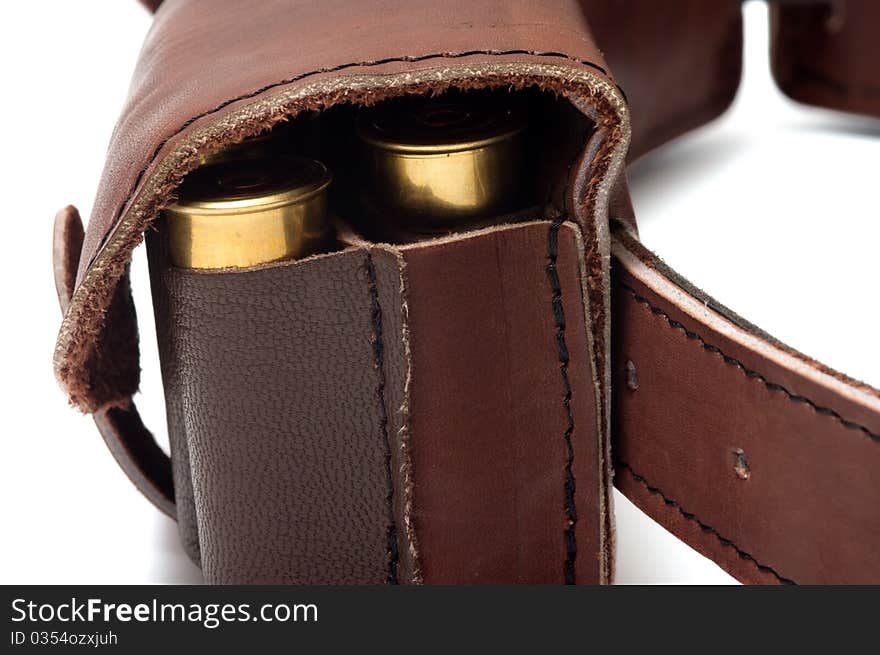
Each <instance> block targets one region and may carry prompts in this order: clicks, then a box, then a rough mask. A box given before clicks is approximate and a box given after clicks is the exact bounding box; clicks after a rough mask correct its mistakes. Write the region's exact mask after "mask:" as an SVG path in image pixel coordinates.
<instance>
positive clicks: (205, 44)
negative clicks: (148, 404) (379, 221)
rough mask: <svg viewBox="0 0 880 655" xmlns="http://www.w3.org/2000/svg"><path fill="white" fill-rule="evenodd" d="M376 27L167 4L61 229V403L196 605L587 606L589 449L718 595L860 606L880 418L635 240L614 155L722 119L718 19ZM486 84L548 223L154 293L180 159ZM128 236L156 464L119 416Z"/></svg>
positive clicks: (528, 15) (652, 16)
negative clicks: (377, 599)
mask: <svg viewBox="0 0 880 655" xmlns="http://www.w3.org/2000/svg"><path fill="white" fill-rule="evenodd" d="M152 4H153V5H154V6H158V5H159V3H152ZM391 4H392V5H393V7H392V6H390V5H389V3H388V2H385V1H383V2H378V1H373V0H370V1H367V2H351V1H346V0H333V1H331V2H315V1H301V2H280V1H278V2H240V1H238V2H232V1H229V2H225V1H224V2H216V3H210V5H209V4H208V3H203V2H198V1H197V0H166V1H165V2H164V3H161V6H159V8H158V11H157V13H156V18H155V24H154V26H153V29H152V30H151V32H150V34H149V36H148V38H147V42H146V44H145V46H144V49H143V51H142V55H141V60H140V63H139V64H138V70H137V72H136V74H135V79H134V82H133V86H132V90H131V94H130V97H129V101H128V103H127V106H126V109H125V110H124V112H123V115H122V118H121V119H120V123H119V125H118V126H117V129H116V132H115V133H114V138H113V142H112V143H111V147H110V151H109V154H108V163H107V167H106V169H105V173H104V176H103V178H102V182H101V186H100V188H99V191H98V197H97V200H96V202H95V206H94V207H95V208H94V213H93V215H92V217H91V220H90V222H89V226H88V231H87V232H86V233H85V235H84V236H83V233H82V228H81V226H80V224H79V218H78V216H77V215H76V212H75V210H74V209H72V208H68V209H66V210H63V211H62V212H61V213H59V216H58V219H57V221H56V280H57V282H58V287H59V296H60V298H61V302H62V308H63V310H64V312H65V316H64V321H63V323H62V327H61V331H60V335H59V339H58V343H57V347H56V353H55V369H56V373H57V376H58V378H59V380H60V382H61V384H62V386H63V387H64V388H65V389H66V391H67V392H68V394H69V395H70V398H71V401H72V402H73V404H75V405H76V406H77V407H79V408H80V409H82V410H84V411H87V412H92V413H94V415H95V420H96V422H97V424H98V427H99V429H100V430H101V432H102V434H103V436H104V438H105V440H106V441H107V443H108V445H109V446H110V448H111V450H112V451H113V453H114V455H115V456H116V458H117V459H118V461H119V462H120V464H121V465H122V467H123V469H125V471H126V473H127V474H128V475H129V477H130V478H131V479H132V480H133V481H134V482H135V484H137V485H138V487H139V488H140V489H141V490H142V491H144V493H145V494H146V495H147V496H148V497H149V498H150V499H151V500H152V501H153V502H154V503H156V505H157V506H158V507H159V508H160V509H162V510H163V511H165V512H167V513H169V514H171V515H173V516H176V518H177V520H178V522H179V524H180V529H181V534H182V538H183V542H184V546H185V547H186V549H187V551H188V552H189V553H190V555H191V556H192V557H193V558H194V559H195V560H196V561H199V562H200V563H201V565H202V568H203V571H204V573H205V576H206V579H207V580H208V581H209V582H216V583H257V582H264V583H265V582H270V583H386V582H388V583H403V584H409V583H453V584H458V583H512V582H531V583H582V584H591V583H605V582H607V581H609V580H610V579H611V576H612V571H613V527H612V521H611V507H610V484H611V471H612V461H611V460H612V456H611V452H612V442H613V453H614V463H613V465H614V467H615V468H616V470H617V477H616V479H615V482H616V484H617V486H618V487H619V488H620V489H621V490H622V491H623V492H624V493H626V494H627V495H628V496H629V497H630V498H632V499H633V500H634V501H635V502H636V503H637V504H638V505H639V506H640V507H642V508H643V509H644V510H645V511H647V512H648V513H649V514H650V515H652V516H653V517H655V518H656V519H657V520H658V521H660V522H661V523H662V524H663V525H665V526H667V527H668V528H669V529H670V530H672V531H673V532H675V533H676V534H677V535H678V536H680V537H681V538H682V539H684V540H685V541H687V542H688V543H690V544H691V545H693V546H694V547H695V548H697V549H698V550H700V551H701V552H703V553H705V554H707V555H708V556H710V557H712V558H713V559H715V560H716V561H718V562H719V563H720V564H721V565H722V566H724V567H725V568H726V569H727V570H729V571H731V572H732V573H733V574H734V575H736V576H737V577H739V578H740V579H742V580H745V581H754V582H792V581H793V582H851V581H861V582H865V581H876V580H878V579H880V558H878V557H877V555H876V553H875V549H873V548H872V547H871V545H872V544H876V543H878V538H880V521H878V516H877V514H876V510H875V508H876V507H877V506H878V505H877V501H880V483H878V480H880V477H877V476H874V475H872V473H873V472H874V471H876V470H877V469H878V466H880V454H878V449H877V448H878V446H877V442H878V441H880V437H878V435H880V395H878V393H877V392H876V391H875V390H872V389H870V388H868V387H867V386H865V385H860V384H858V383H855V382H853V381H851V380H848V379H847V378H845V377H843V376H841V375H839V374H837V373H835V372H833V371H830V370H828V369H826V368H824V367H821V366H820V365H818V364H816V363H815V362H813V361H812V360H809V359H807V358H805V357H803V356H801V355H799V354H798V353H795V352H793V351H791V350H790V349H788V348H786V347H785V346H783V345H781V344H779V343H778V342H775V341H774V340H772V339H770V338H769V337H767V335H765V334H763V333H761V332H759V331H758V330H756V329H755V328H754V327H752V326H750V325H749V324H747V323H745V322H744V321H742V320H741V319H739V318H738V317H736V316H734V315H732V314H731V313H730V312H728V311H727V310H725V309H724V308H723V307H721V306H720V305H717V304H716V303H714V301H711V300H710V299H707V298H705V297H704V296H703V295H702V294H701V293H700V292H698V291H697V290H696V289H694V288H693V287H692V286H691V285H690V284H689V283H687V282H685V281H683V280H681V279H680V278H679V277H678V276H676V275H675V274H674V273H673V272H671V271H669V270H668V269H667V268H666V267H665V266H664V265H663V264H662V263H661V262H659V261H657V260H656V258H654V257H653V256H652V255H651V254H650V253H649V252H647V251H646V250H645V249H644V248H643V247H642V246H641V245H640V244H639V242H638V239H637V232H636V228H635V221H634V218H633V216H632V211H631V208H630V205H629V202H628V198H627V193H626V186H625V181H624V177H623V174H622V169H623V164H624V160H625V158H626V156H627V153H628V152H629V154H630V155H631V156H637V155H638V154H640V153H642V152H645V151H647V150H649V149H651V148H653V147H655V146H657V145H660V144H661V143H663V142H665V141H667V140H669V139H670V138H672V137H674V136H676V135H678V134H680V133H682V132H684V131H686V130H688V129H691V128H693V127H696V126H698V125H700V124H702V123H704V122H706V121H707V120H710V119H711V118H714V117H715V116H716V115H718V114H719V113H720V112H721V111H723V109H724V108H725V107H726V106H727V104H728V103H729V101H730V100H731V98H732V97H733V94H734V93H735V91H736V87H737V85H738V81H739V69H740V68H739V67H740V64H739V62H740V59H741V52H740V50H741V29H742V28H741V17H740V8H739V3H738V2H736V1H733V0H731V1H725V2H717V3H704V2H701V1H699V0H674V1H670V2H668V3H662V5H663V6H662V7H659V6H658V5H659V3H654V2H649V1H648V0H634V1H633V2H628V3H621V2H616V1H612V0H584V1H583V2H576V1H574V0H564V1H559V2H542V1H541V0H513V1H506V2H501V1H500V0H499V1H497V2H496V1H493V2H480V3H473V2H465V1H464V0H452V1H449V0H447V1H445V2H436V1H435V0H418V1H413V0H408V1H406V2H394V3H391ZM852 4H853V5H855V6H858V3H852ZM791 10H792V11H796V10H797V11H807V9H805V8H804V7H798V8H797V9H795V8H791ZM869 11H870V10H869ZM786 20H788V19H787V18H786ZM378 34H381V35H382V37H381V38H377V37H376V35H378ZM805 38H806V37H805ZM784 42H785V43H786V44H789V45H786V46H785V47H786V48H788V49H787V50H785V52H786V53H787V54H785V57H788V58H796V57H800V56H802V49H803V48H804V47H813V45H815V40H812V39H811V40H809V44H808V46H804V45H803V44H801V45H797V46H794V45H790V41H789V40H784ZM672 43H674V44H675V46H676V47H674V48H673V47H670V44H672ZM218 44H224V45H223V47H218ZM600 47H601V48H602V49H603V50H604V51H605V52H606V53H607V58H608V60H609V61H610V62H611V64H612V65H613V67H614V70H615V71H617V74H618V75H619V78H613V77H612V76H611V73H610V72H609V68H608V63H607V62H606V60H605V57H603V56H602V54H601V53H600V49H599V48H600ZM777 70H780V69H779V67H778V66H777ZM844 74H845V75H849V74H850V72H849V71H845V73H844ZM780 79H781V80H783V79H785V80H788V82H783V84H784V85H785V86H786V89H787V90H789V92H791V93H796V91H795V89H798V88H800V87H799V84H800V81H801V80H800V78H798V77H797V76H796V75H795V76H794V77H788V78H780ZM669 80H675V82H674V83H670V82H669ZM618 81H619V82H620V86H618ZM487 89H496V90H499V89H504V90H505V92H513V93H519V94H524V95H529V96H530V97H536V98H540V103H541V105H540V106H541V111H540V112H537V113H534V112H533V121H535V122H536V123H537V124H538V125H539V127H540V126H543V129H546V131H547V134H548V135H550V134H555V135H556V137H555V138H551V137H550V136H548V137H547V138H546V139H543V140H542V144H543V147H542V149H541V157H540V163H541V165H540V167H539V169H540V172H541V175H542V178H546V194H545V196H546V202H544V203H543V204H541V205H539V206H536V207H535V208H534V209H533V210H529V211H528V212H525V213H524V214H523V215H521V216H518V217H517V220H516V221H506V222H503V223H501V224H499V225H494V226H490V227H486V228H483V229H478V230H471V231H467V230H464V231H462V232H460V233H455V234H452V235H449V236H446V237H442V238H435V239H427V240H423V241H419V242H416V243H412V244H408V245H394V244H387V243H378V242H373V241H370V240H368V239H366V238H364V237H363V236H360V235H358V234H352V235H350V236H349V237H348V238H346V239H345V240H344V243H343V244H342V247H341V248H340V249H339V250H337V251H335V252H330V253H324V254H319V255H316V256H314V257H310V258H307V259H304V260H300V261H291V262H284V263H276V264H268V265H262V266H256V267H251V268H248V269H244V270H242V269H239V270H235V271H230V270H225V271H193V270H185V269H179V268H175V267H173V266H171V265H170V263H169V259H168V244H167V242H166V238H167V235H166V233H165V232H164V230H162V229H161V228H162V224H161V222H157V221H159V218H158V217H159V216H160V212H161V210H162V209H163V208H164V207H166V206H167V205H168V204H169V203H170V202H171V201H172V199H173V196H174V191H175V188H176V187H177V186H178V185H179V184H180V182H181V180H182V179H183V178H184V177H185V175H186V174H187V173H188V172H190V171H191V170H193V169H194V168H195V167H197V166H198V164H199V162H200V161H202V159H203V158H204V157H205V156H208V155H210V154H212V153H215V152H217V151H219V150H221V149H222V148H224V147H225V146H227V145H229V144H232V143H236V142H239V141H241V140H242V139H244V138H246V137H248V136H251V135H254V134H257V133H260V132H263V131H266V130H269V129H271V128H272V127H273V126H274V125H275V124H276V123H278V122H280V121H284V120H292V121H295V120H296V117H297V116H299V115H301V114H302V113H303V112H313V113H314V112H318V113H326V112H331V111H335V110H337V109H338V108H340V107H347V106H351V105H354V106H362V105H373V104H376V103H379V102H383V101H386V100H389V99H392V98H396V97H399V96H403V95H412V94H417V95H426V94H442V93H445V92H448V91H452V90H456V91H462V92H466V93H467V92H476V91H479V90H487ZM624 93H626V94H627V95H624ZM859 98H861V96H859ZM627 100H628V101H627ZM815 101H816V102H821V101H820V100H815ZM860 102H861V101H860V100H859V101H857V100H852V102H848V103H845V105H839V106H842V107H843V108H846V109H849V110H856V111H863V110H865V111H867V110H870V107H868V109H865V105H862V104H859V103H860ZM631 112H632V119H631V118H630V113H631ZM631 141H632V147H631V148H630V147H629V146H630V142H631ZM344 218H345V217H343V220H344ZM151 227H157V228H158V229H157V230H151V229H150V228H151ZM145 233H147V234H148V235H149V236H148V246H149V254H150V269H151V278H152V280H151V281H152V287H153V296H154V303H155V307H156V317H157V331H158V336H159V347H160V354H161V359H162V368H163V371H162V372H163V380H164V384H165V392H166V406H167V411H168V425H169V436H170V441H171V451H172V457H171V458H170V460H169V458H168V457H167V456H166V455H165V454H164V453H163V452H162V451H161V449H159V448H158V446H156V444H155V442H154V441H153V440H152V438H151V436H150V433H149V432H148V431H147V430H146V428H145V427H144V426H143V424H142V422H141V421H140V418H139V417H138V414H137V411H136V409H135V407H134V405H133V403H132V401H131V397H132V395H133V394H134V393H135V391H136V390H137V387H138V377H139V366H138V358H137V328H136V322H135V316H134V309H133V304H132V302H131V297H130V292H129V290H128V281H127V264H128V261H129V259H130V255H131V251H132V249H133V248H134V247H135V246H136V245H137V244H138V243H139V242H140V241H141V239H142V238H143V235H144V234H145ZM695 379H696V380H700V381H701V384H699V385H693V384H690V383H689V381H692V380H695ZM732 407H735V408H736V409H737V411H736V412H732V411H730V410H731V408H732ZM732 416H736V417H738V418H736V419H732V418H731V417H732ZM829 461H833V464H829ZM803 479H809V480H810V481H811V484H810V486H809V489H804V488H803V486H804V485H803V484H802V482H801V481H802V480H803ZM816 516H821V517H822V520H820V521H817V520H815V517H816ZM792 539H795V540H801V541H803V542H804V543H807V544H809V547H807V548H804V549H802V550H801V551H798V552H797V553H795V552H792V551H791V549H790V548H788V547H787V545H788V544H789V543H790V541H791V540H792Z"/></svg>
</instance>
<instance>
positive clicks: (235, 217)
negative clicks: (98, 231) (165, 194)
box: [165, 157, 330, 269]
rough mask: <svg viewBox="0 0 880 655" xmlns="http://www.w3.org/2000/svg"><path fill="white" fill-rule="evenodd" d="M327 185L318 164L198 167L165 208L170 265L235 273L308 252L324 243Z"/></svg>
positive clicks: (291, 160)
mask: <svg viewBox="0 0 880 655" xmlns="http://www.w3.org/2000/svg"><path fill="white" fill-rule="evenodd" d="M329 184H330V173H329V172H328V170H327V168H326V167H325V166H324V165H323V164H322V163H320V162H318V161H315V160H312V159H304V158H299V157H272V158H264V159H244V160H239V161H220V162H217V163H215V164H209V165H206V166H202V167H201V168H199V169H197V170H195V171H193V172H192V173H191V174H190V175H188V176H187V177H186V179H185V180H184V182H183V184H182V185H181V187H180V191H179V200H178V202H177V203H176V204H175V205H173V206H172V207H169V208H168V209H166V210H165V216H166V219H167V225H168V238H169V251H170V256H171V263H172V264H174V265H175V266H180V267H183V268H204V269H216V268H240V267H246V266H254V265H256V264H264V263H267V262H273V261H279V260H284V259H297V258H300V257H304V256H306V255H310V254H314V253H315V252H318V251H320V250H321V249H323V248H324V247H326V245H327V241H328V234H329V221H328V219H327V193H326V190H327V187H328V186H329Z"/></svg>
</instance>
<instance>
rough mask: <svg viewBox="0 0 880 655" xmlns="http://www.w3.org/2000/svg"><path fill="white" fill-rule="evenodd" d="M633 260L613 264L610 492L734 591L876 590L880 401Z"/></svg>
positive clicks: (620, 252)
mask: <svg viewBox="0 0 880 655" xmlns="http://www.w3.org/2000/svg"><path fill="white" fill-rule="evenodd" d="M639 251H640V248H639V247H638V245H637V244H635V243H633V242H630V243H629V245H625V243H624V242H623V241H618V242H617V243H616V244H615V248H614V252H615V254H616V257H615V260H614V276H613V278H614V288H613V299H614V304H613V311H614V320H615V325H616V329H615V333H614V340H613V353H614V355H613V368H612V376H613V380H614V392H613V393H614V404H613V417H614V421H613V452H614V458H615V464H616V467H617V471H618V474H617V477H616V478H615V482H616V484H617V486H618V487H619V488H620V489H621V490H622V491H623V492H624V493H625V494H626V495H627V496H629V497H630V498H632V499H633V500H634V501H635V502H636V504H638V505H639V506H640V507H641V508H642V509H644V510H645V511H646V512H647V513H648V514H649V515H651V516H653V517H654V518H656V519H657V520H658V521H660V523H661V524H663V525H664V526H666V527H667V528H668V529H670V530H672V531H673V532H674V533H675V534H677V535H678V536H679V537H681V538H682V539H684V540H685V541H687V542H688V543H689V544H691V545H692V546H694V547H695V548H696V549H697V550H699V551H701V552H703V553H704V554H706V555H707V556H709V557H711V558H712V559H714V560H715V561H717V562H718V563H719V564H721V566H722V567H724V568H725V569H727V570H728V571H729V572H730V573H731V574H733V575H735V576H737V577H738V578H740V579H741V580H743V581H746V582H758V583H766V582H782V583H787V582H796V583H805V584H854V583H878V582H880V552H878V550H877V548H876V546H877V544H878V543H880V513H878V511H877V508H878V507H880V476H878V475H877V471H878V470H880V396H878V395H876V393H877V392H875V391H872V390H868V389H864V388H862V387H860V386H856V385H855V384H853V383H850V382H849V381H847V380H845V379H844V378H842V376H838V375H836V374H833V372H830V371H827V370H826V369H821V368H819V367H817V366H816V365H815V364H814V363H813V362H810V361H809V360H806V359H805V358H803V357H802V356H799V355H797V354H796V353H793V352H792V351H789V350H788V349H786V348H784V347H783V346H780V345H777V344H775V343H772V342H769V341H767V340H765V339H764V338H763V337H762V336H756V335H754V334H753V331H752V330H751V329H750V328H748V327H739V326H737V325H736V323H735V322H733V321H731V320H729V319H727V318H725V317H724V316H723V315H722V314H720V313H718V312H716V311H714V310H713V309H711V308H710V307H708V306H707V304H706V303H707V302H709V303H711V301H709V300H707V299H705V298H702V297H694V296H693V295H691V294H690V293H689V292H687V291H685V290H683V289H681V288H680V287H678V286H676V285H674V283H672V282H671V281H670V280H668V279H667V278H666V277H665V276H664V275H663V273H662V272H658V271H657V270H656V268H655V267H654V266H655V265H654V263H653V262H652V261H651V260H650V258H649V257H648V256H647V255H646V254H645V253H644V252H643V251H642V252H639ZM633 253H637V254H633ZM750 343H751V344H752V345H749V344H750Z"/></svg>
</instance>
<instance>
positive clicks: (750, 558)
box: [617, 460, 797, 585]
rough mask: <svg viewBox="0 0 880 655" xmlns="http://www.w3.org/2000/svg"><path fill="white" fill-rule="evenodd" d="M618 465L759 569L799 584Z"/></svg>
mask: <svg viewBox="0 0 880 655" xmlns="http://www.w3.org/2000/svg"><path fill="white" fill-rule="evenodd" d="M617 467H618V468H623V469H626V470H627V471H628V472H629V474H630V475H631V476H632V477H633V479H634V480H635V481H636V482H639V483H641V484H642V485H643V486H644V487H645V489H647V490H648V491H650V492H651V493H652V494H654V495H655V496H660V498H662V499H663V502H664V503H666V504H667V505H668V506H669V507H672V508H674V509H676V510H678V513H679V514H681V515H682V516H683V517H684V518H686V519H687V520H688V521H693V522H694V523H696V524H697V525H699V526H700V528H701V529H702V530H703V532H708V533H709V534H712V535H714V536H715V538H716V539H718V541H720V542H721V543H722V544H724V545H725V546H730V547H731V548H733V549H734V550H735V551H736V554H737V555H739V556H740V557H741V558H742V559H744V560H748V561H750V562H751V563H752V564H754V565H755V566H756V567H757V569H758V570H759V571H762V572H764V573H769V574H771V575H773V576H774V577H775V578H776V579H777V580H779V582H781V583H782V584H790V585H793V584H797V583H796V582H795V581H794V580H790V579H789V578H784V577H782V576H781V575H779V574H778V573H777V572H776V571H775V570H774V569H773V568H772V567H770V566H767V565H766V564H761V563H760V562H759V561H758V560H756V559H755V558H754V556H752V555H751V554H749V553H747V552H746V551H744V550H743V549H742V548H740V547H739V546H737V545H736V544H735V543H733V542H732V541H731V540H730V539H727V538H726V537H722V536H721V535H720V534H719V533H718V531H717V530H716V529H715V528H713V527H712V526H711V525H706V524H705V523H703V521H701V520H700V519H699V518H698V517H697V515H696V514H693V513H691V512H687V511H685V510H684V509H682V507H681V505H679V504H678V503H677V502H676V501H674V500H672V499H671V498H669V497H668V496H667V495H666V494H664V493H663V492H662V491H661V490H660V489H658V488H657V487H653V486H651V485H650V484H649V483H648V481H647V480H646V479H645V478H644V477H642V476H641V475H639V474H638V473H636V472H635V471H634V470H633V469H632V467H631V466H630V465H629V464H627V463H626V462H621V461H619V460H618V462H617Z"/></svg>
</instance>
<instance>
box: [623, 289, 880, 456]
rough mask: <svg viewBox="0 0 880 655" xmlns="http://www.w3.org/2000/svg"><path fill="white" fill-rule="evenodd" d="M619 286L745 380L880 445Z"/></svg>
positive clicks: (852, 423)
mask: <svg viewBox="0 0 880 655" xmlns="http://www.w3.org/2000/svg"><path fill="white" fill-rule="evenodd" d="M620 286H621V287H623V288H624V289H626V290H627V291H628V292H629V294H630V295H631V296H632V297H633V299H634V300H635V301H636V302H637V303H639V304H640V305H644V306H645V307H647V308H648V309H649V310H651V313H652V314H654V315H656V316H660V317H661V318H663V319H665V320H666V322H667V323H668V324H669V326H670V327H672V328H674V329H676V330H681V331H682V332H683V333H684V334H685V336H686V337H687V338H688V339H691V340H692V341H697V342H699V343H700V345H701V346H702V347H703V349H704V350H707V351H709V352H710V353H713V354H716V355H718V356H719V357H721V359H722V360H723V361H724V363H725V364H729V365H730V366H733V367H735V368H738V369H739V370H740V371H742V372H743V373H744V374H745V376H746V377H747V378H749V379H751V380H758V381H759V382H761V383H762V384H763V385H764V386H765V387H767V389H769V390H770V391H778V392H781V393H783V394H785V396H786V397H787V398H788V399H789V400H790V401H792V402H794V403H801V404H804V405H807V406H808V407H811V408H812V409H813V411H815V412H816V413H817V414H821V415H822V416H830V417H831V418H834V419H836V420H837V422H838V423H840V424H841V425H842V426H843V427H845V428H847V429H850V430H858V431H860V432H863V433H864V434H865V435H866V436H868V437H869V438H870V439H871V440H872V441H873V442H874V443H880V434H877V433H875V432H872V431H871V430H869V429H868V428H866V427H865V426H864V425H861V424H859V423H856V422H855V421H851V420H849V419H846V418H844V417H843V416H841V415H840V414H838V413H837V412H836V411H835V410H833V409H830V408H828V407H823V406H821V405H817V404H816V403H815V402H813V401H812V400H810V399H809V398H807V397H806V396H801V395H799V394H796V393H793V392H791V391H789V390H788V389H786V388H785V387H784V386H782V385H781V384H778V383H776V382H771V381H769V380H768V379H767V378H765V377H764V376H763V375H762V374H761V373H758V372H757V371H753V370H752V369H750V368H748V367H747V366H746V365H745V364H743V363H742V362H741V361H739V360H738V359H735V358H733V357H731V356H730V355H727V354H726V353H725V352H724V351H723V350H721V349H720V348H719V347H718V346H713V345H712V344H710V343H706V341H705V340H704V339H703V337H701V336H700V335H699V334H697V333H696V332H694V331H693V330H689V329H688V328H686V327H685V326H684V325H683V324H682V323H680V322H679V321H676V320H675V319H673V318H671V317H670V316H669V314H667V313H666V312H665V311H663V310H662V309H661V308H660V307H657V306H656V305H654V304H652V303H651V301H650V300H648V299H647V298H645V297H644V296H641V295H639V294H638V292H637V291H636V290H635V289H633V288H632V287H630V286H628V285H627V284H626V283H624V282H621V283H620Z"/></svg>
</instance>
